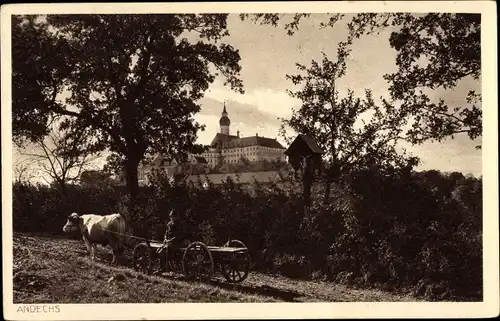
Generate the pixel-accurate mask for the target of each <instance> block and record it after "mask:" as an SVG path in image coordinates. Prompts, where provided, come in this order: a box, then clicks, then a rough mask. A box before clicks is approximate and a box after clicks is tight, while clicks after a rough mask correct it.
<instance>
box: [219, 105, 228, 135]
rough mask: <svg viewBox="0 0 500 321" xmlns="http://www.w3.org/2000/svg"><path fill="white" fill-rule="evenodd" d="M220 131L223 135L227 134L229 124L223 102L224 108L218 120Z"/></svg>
mask: <svg viewBox="0 0 500 321" xmlns="http://www.w3.org/2000/svg"><path fill="white" fill-rule="evenodd" d="M219 125H220V132H221V134H223V135H229V125H231V121H230V120H229V117H227V111H226V103H224V109H223V110H222V117H221V118H220V120H219Z"/></svg>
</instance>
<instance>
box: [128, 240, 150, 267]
mask: <svg viewBox="0 0 500 321" xmlns="http://www.w3.org/2000/svg"><path fill="white" fill-rule="evenodd" d="M152 256H153V255H152V251H151V249H150V248H149V245H148V244H147V243H146V242H142V243H139V244H137V245H136V246H135V248H134V254H133V258H134V269H135V270H136V271H139V272H143V273H145V274H150V273H151V265H152V263H153V259H152Z"/></svg>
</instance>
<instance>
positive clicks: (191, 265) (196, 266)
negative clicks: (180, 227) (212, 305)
mask: <svg viewBox="0 0 500 321" xmlns="http://www.w3.org/2000/svg"><path fill="white" fill-rule="evenodd" d="M182 268H183V270H184V275H185V276H186V278H187V279H189V280H195V281H202V282H206V281H210V279H211V278H212V274H213V272H214V260H213V258H212V254H210V251H209V250H208V248H207V246H206V245H205V244H203V243H202V242H193V243H191V244H189V246H188V247H187V248H186V251H185V252H184V255H183V257H182Z"/></svg>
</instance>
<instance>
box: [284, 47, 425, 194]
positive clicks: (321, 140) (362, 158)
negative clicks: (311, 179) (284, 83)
mask: <svg viewBox="0 0 500 321" xmlns="http://www.w3.org/2000/svg"><path fill="white" fill-rule="evenodd" d="M348 54H349V50H348V49H347V48H346V46H344V45H341V46H339V49H338V52H337V60H336V61H331V60H330V59H329V58H328V56H327V55H326V54H323V59H322V61H321V62H316V61H314V60H313V61H312V62H311V65H310V66H309V67H308V66H305V65H301V64H297V68H298V70H299V71H300V73H299V74H296V75H287V78H288V79H290V80H291V81H292V82H293V84H295V85H296V86H299V89H298V90H296V91H288V92H289V94H290V95H291V96H292V97H294V98H297V99H299V100H300V101H301V106H300V108H299V109H297V110H293V112H292V116H291V118H289V119H285V120H284V121H283V123H284V124H283V125H285V126H288V127H290V128H292V129H293V130H295V131H296V132H299V133H302V134H306V135H308V136H310V137H313V138H314V139H315V140H316V142H317V143H318V145H319V146H320V147H321V148H322V149H323V151H324V154H323V160H324V164H325V165H326V166H325V168H324V171H323V174H324V176H323V178H324V181H325V183H326V185H325V195H324V197H325V199H328V197H329V194H330V186H331V183H332V182H334V181H337V180H338V179H339V178H340V177H341V174H347V173H350V172H352V171H354V170H360V169H367V168H370V169H373V168H374V167H377V168H379V169H380V170H382V171H384V170H390V171H392V170H394V169H409V168H412V167H413V166H414V165H416V164H417V163H418V159H417V158H415V157H411V156H409V157H408V156H406V155H405V154H404V152H400V151H398V150H397V148H396V144H397V142H398V141H399V140H400V139H401V138H402V137H401V133H402V132H403V126H404V125H405V124H406V122H407V119H406V117H404V115H403V114H402V113H401V112H400V111H398V110H396V109H394V108H393V106H392V105H391V104H389V103H388V102H387V101H385V100H383V101H382V103H381V104H377V103H376V102H375V101H374V99H373V98H372V95H371V92H370V91H369V90H366V92H365V97H364V98H363V99H360V98H356V97H355V96H354V92H352V91H351V90H348V91H347V93H346V94H345V95H343V97H342V95H341V94H340V92H339V90H338V87H337V83H336V82H337V81H338V80H339V79H340V78H341V77H343V76H344V75H345V72H346V58H347V56H348ZM285 126H283V127H282V135H285V136H286V129H285Z"/></svg>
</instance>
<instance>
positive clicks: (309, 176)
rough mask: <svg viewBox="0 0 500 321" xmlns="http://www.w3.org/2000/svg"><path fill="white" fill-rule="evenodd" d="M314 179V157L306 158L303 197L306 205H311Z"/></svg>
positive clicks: (303, 174) (303, 175)
mask: <svg viewBox="0 0 500 321" xmlns="http://www.w3.org/2000/svg"><path fill="white" fill-rule="evenodd" d="M312 181H313V172H312V159H311V158H306V159H305V162H304V170H303V173H302V184H303V187H304V192H303V193H304V194H303V197H304V204H305V206H309V205H310V204H311V187H312Z"/></svg>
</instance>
